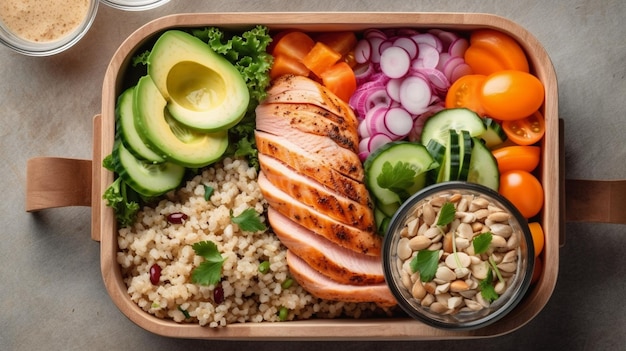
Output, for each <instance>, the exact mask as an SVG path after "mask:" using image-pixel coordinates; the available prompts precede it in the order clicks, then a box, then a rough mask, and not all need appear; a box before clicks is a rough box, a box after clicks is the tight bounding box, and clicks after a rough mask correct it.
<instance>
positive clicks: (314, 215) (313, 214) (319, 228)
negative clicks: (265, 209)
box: [257, 172, 382, 256]
mask: <svg viewBox="0 0 626 351" xmlns="http://www.w3.org/2000/svg"><path fill="white" fill-rule="evenodd" d="M257 182H258V185H259V188H260V189H261V192H262V193H263V197H265V199H266V200H267V202H268V204H269V205H270V207H272V208H274V209H275V210H276V211H278V212H280V213H282V214H283V215H284V216H286V217H288V218H290V219H291V220H292V221H294V222H296V223H298V224H300V225H302V226H303V227H305V228H308V229H309V230H311V231H313V232H315V233H317V234H319V235H322V236H323V237H325V238H326V239H328V240H330V241H332V242H334V243H336V244H337V245H339V246H342V247H344V248H346V249H349V250H352V251H354V252H359V253H362V254H366V255H371V256H380V250H381V246H382V244H381V238H380V236H378V235H377V234H376V233H375V232H374V231H365V230H362V229H359V228H356V227H353V226H350V225H347V224H345V223H342V222H339V221H337V220H335V219H333V218H331V217H329V216H327V215H325V214H322V213H320V212H318V211H316V210H314V209H312V208H311V207H309V206H306V205H304V204H303V203H301V202H300V201H298V200H296V199H294V198H293V197H291V196H289V195H288V194H286V193H285V192H284V191H282V190H280V189H278V188H277V187H276V186H275V185H274V184H272V183H271V182H270V181H269V180H268V179H267V177H266V176H265V174H264V173H263V172H259V176H258V179H257Z"/></svg>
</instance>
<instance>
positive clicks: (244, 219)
mask: <svg viewBox="0 0 626 351" xmlns="http://www.w3.org/2000/svg"><path fill="white" fill-rule="evenodd" d="M230 220H231V221H232V222H233V223H235V224H237V225H239V228H241V230H243V231H246V232H258V231H263V230H265V229H267V228H266V227H265V224H263V222H261V215H259V213H258V212H257V211H255V209H254V208H247V209H245V210H244V211H243V212H241V214H239V215H238V216H233V210H230Z"/></svg>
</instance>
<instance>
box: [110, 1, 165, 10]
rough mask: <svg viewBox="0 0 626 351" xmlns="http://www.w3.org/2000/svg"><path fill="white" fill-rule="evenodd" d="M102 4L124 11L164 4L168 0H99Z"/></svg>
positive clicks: (147, 8) (148, 8) (152, 7)
mask: <svg viewBox="0 0 626 351" xmlns="http://www.w3.org/2000/svg"><path fill="white" fill-rule="evenodd" d="M100 1H102V3H103V4H105V5H107V6H110V7H113V8H116V9H119V10H124V11H144V10H151V9H154V8H157V7H159V6H161V5H165V4H166V3H168V2H169V1H170V0H100Z"/></svg>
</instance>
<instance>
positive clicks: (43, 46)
mask: <svg viewBox="0 0 626 351" xmlns="http://www.w3.org/2000/svg"><path fill="white" fill-rule="evenodd" d="M33 3H36V2H33ZM43 3H45V0H41V1H40V2H39V4H43ZM69 3H70V2H65V3H64V4H63V6H65V5H66V4H67V5H68V6H69ZM98 3H99V2H98V0H90V1H89V3H88V5H87V6H88V7H87V11H86V14H85V17H84V18H83V19H82V20H81V22H80V23H79V24H78V25H77V26H76V27H75V28H74V29H72V30H71V31H70V32H68V33H66V34H64V35H63V36H61V37H59V38H55V39H51V40H48V39H45V40H41V41H34V40H29V39H26V38H24V37H23V36H20V35H18V34H17V33H16V31H13V30H12V29H11V28H9V26H8V25H7V24H6V23H4V22H3V21H2V19H1V18H0V43H2V44H3V45H4V46H6V47H8V48H10V49H11V50H13V51H16V52H18V53H20V54H24V55H27V56H50V55H55V54H58V53H60V52H62V51H65V50H67V49H69V48H70V47H72V46H73V45H75V44H76V43H77V42H78V41H79V40H80V39H81V38H82V37H83V36H85V34H86V33H87V31H88V30H89V28H90V27H91V25H92V23H93V21H94V19H95V17H96V13H97V11H98Z"/></svg>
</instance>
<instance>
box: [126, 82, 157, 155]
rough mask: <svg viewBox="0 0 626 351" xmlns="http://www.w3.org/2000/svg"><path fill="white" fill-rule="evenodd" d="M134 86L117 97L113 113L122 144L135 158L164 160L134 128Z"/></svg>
mask: <svg viewBox="0 0 626 351" xmlns="http://www.w3.org/2000/svg"><path fill="white" fill-rule="evenodd" d="M134 93H135V87H131V88H129V89H126V90H125V91H124V92H123V93H122V94H121V95H120V97H119V98H118V100H117V106H116V108H115V113H116V115H117V117H118V124H117V127H118V131H119V135H120V139H121V140H122V142H123V143H124V146H125V147H126V149H127V150H128V151H130V152H131V153H132V154H133V155H135V156H136V157H137V158H141V159H144V160H146V161H150V162H152V163H161V162H163V161H165V159H164V158H163V157H161V156H160V155H159V154H157V153H156V152H154V151H153V150H152V149H150V148H149V147H148V146H147V145H146V144H145V143H144V142H143V140H142V139H141V137H140V136H139V133H137V129H136V128H135V119H134V118H135V117H134V112H133V94H134Z"/></svg>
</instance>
